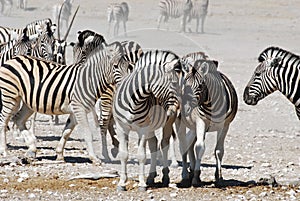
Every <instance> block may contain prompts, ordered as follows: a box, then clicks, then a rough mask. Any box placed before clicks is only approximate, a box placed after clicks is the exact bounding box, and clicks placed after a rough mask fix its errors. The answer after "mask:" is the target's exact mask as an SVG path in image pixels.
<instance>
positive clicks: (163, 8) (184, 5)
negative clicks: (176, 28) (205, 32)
mask: <svg viewBox="0 0 300 201" xmlns="http://www.w3.org/2000/svg"><path fill="white" fill-rule="evenodd" d="M192 8H193V3H192V1H191V0H161V1H160V2H159V10H160V16H159V18H158V27H157V28H158V29H159V28H160V24H161V21H162V20H163V18H164V22H167V21H168V20H169V18H179V17H181V18H182V19H181V28H180V31H183V32H185V28H186V22H187V19H188V17H189V16H190V13H191V10H192Z"/></svg>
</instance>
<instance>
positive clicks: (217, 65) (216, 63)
mask: <svg viewBox="0 0 300 201" xmlns="http://www.w3.org/2000/svg"><path fill="white" fill-rule="evenodd" d="M212 62H213V63H214V64H215V65H216V68H218V67H219V62H218V61H216V60H212Z"/></svg>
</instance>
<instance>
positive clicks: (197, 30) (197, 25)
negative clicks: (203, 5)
mask: <svg viewBox="0 0 300 201" xmlns="http://www.w3.org/2000/svg"><path fill="white" fill-rule="evenodd" d="M199 22H200V17H199V16H198V17H197V18H196V33H199Z"/></svg>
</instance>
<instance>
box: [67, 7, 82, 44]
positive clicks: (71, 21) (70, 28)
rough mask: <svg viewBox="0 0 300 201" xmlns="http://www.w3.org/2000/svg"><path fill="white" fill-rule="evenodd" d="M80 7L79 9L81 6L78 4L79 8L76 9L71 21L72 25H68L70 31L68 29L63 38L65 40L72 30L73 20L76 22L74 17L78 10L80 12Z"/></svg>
mask: <svg viewBox="0 0 300 201" xmlns="http://www.w3.org/2000/svg"><path fill="white" fill-rule="evenodd" d="M78 9H79V6H77V9H76V11H75V13H74V15H73V18H72V21H71V23H70V25H69V27H68V31H67V33H66V35H65V37H64V39H63V40H64V41H65V40H66V39H67V37H68V35H69V32H70V30H71V27H72V25H73V22H74V19H75V16H76V14H77V12H78Z"/></svg>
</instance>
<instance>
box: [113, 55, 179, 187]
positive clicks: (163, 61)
mask: <svg viewBox="0 0 300 201" xmlns="http://www.w3.org/2000/svg"><path fill="white" fill-rule="evenodd" d="M182 76H183V69H182V65H181V59H180V58H179V57H178V56H177V55H175V54H174V53H172V52H168V51H159V50H156V51H148V52H146V53H144V54H143V56H142V57H141V58H140V59H139V60H138V62H137V64H136V66H135V69H134V71H133V72H132V73H131V74H130V75H129V76H128V77H126V78H125V79H123V81H122V82H121V83H120V85H119V86H118V88H117V91H116V94H115V97H114V105H113V116H114V120H115V122H116V131H117V134H118V139H119V140H120V144H119V150H120V153H119V156H120V160H121V171H120V172H121V175H120V181H119V184H118V188H119V189H120V190H124V189H125V185H126V184H125V183H126V180H127V171H126V162H127V159H128V142H127V141H128V134H129V131H130V130H133V131H136V132H137V133H138V136H139V142H138V144H139V148H138V154H139V157H138V158H139V164H140V170H141V171H140V172H139V187H140V188H141V190H145V187H146V183H145V180H144V168H143V166H144V162H145V159H146V156H145V153H146V151H145V144H146V140H147V141H148V142H149V147H150V152H151V160H152V162H151V167H150V174H149V177H148V180H150V181H153V180H154V177H155V175H156V170H155V169H156V162H154V161H156V151H157V139H156V137H155V135H154V130H156V129H158V128H160V127H162V126H163V127H164V134H163V135H164V136H163V140H162V148H164V149H163V159H164V168H163V174H164V177H163V183H164V185H168V183H169V176H168V172H169V169H168V162H167V146H168V141H169V138H170V137H171V134H172V124H173V122H174V120H175V116H176V114H177V110H178V108H179V104H180V103H179V99H180V98H179V92H180V91H181V90H180V89H179V88H180V86H181V81H180V80H181V79H182Z"/></svg>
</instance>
